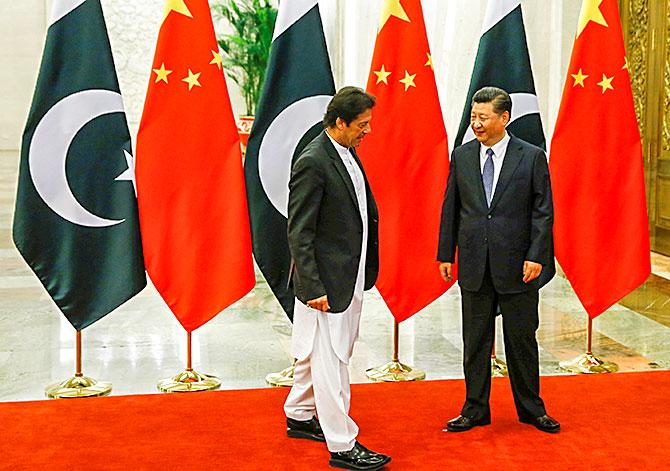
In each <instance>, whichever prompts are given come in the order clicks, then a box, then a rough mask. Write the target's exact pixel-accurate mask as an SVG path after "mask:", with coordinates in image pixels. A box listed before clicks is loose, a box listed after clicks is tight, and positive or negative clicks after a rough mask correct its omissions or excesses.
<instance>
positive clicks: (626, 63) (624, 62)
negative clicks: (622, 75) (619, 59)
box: [621, 56, 628, 70]
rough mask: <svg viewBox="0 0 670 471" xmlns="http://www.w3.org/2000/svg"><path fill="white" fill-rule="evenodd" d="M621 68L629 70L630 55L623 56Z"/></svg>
mask: <svg viewBox="0 0 670 471" xmlns="http://www.w3.org/2000/svg"><path fill="white" fill-rule="evenodd" d="M621 70H628V57H626V56H623V67H621Z"/></svg>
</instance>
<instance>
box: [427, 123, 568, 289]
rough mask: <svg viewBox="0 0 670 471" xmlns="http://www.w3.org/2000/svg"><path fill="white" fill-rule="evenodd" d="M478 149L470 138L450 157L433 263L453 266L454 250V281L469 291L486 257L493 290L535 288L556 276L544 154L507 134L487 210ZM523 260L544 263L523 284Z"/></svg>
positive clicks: (477, 280)
mask: <svg viewBox="0 0 670 471" xmlns="http://www.w3.org/2000/svg"><path fill="white" fill-rule="evenodd" d="M479 149H480V143H479V142H478V141H477V140H473V141H470V142H468V143H466V144H464V145H462V146H460V147H457V148H456V149H454V152H453V153H452V157H451V170H450V172H449V179H448V181H447V190H446V193H445V196H444V203H443V205H442V221H441V225H440V240H439V246H438V255H437V259H438V260H439V261H442V262H452V263H453V262H454V259H455V253H456V247H458V280H459V284H460V285H461V288H463V289H465V290H468V291H477V290H479V289H480V287H481V285H482V280H483V277H484V270H485V268H486V262H487V257H488V261H489V264H490V272H491V278H492V280H493V285H494V287H495V289H496V291H497V292H499V293H505V294H507V293H519V292H523V291H527V290H531V289H538V288H539V287H541V286H542V285H544V284H545V283H546V282H548V281H549V280H550V279H551V278H552V277H553V276H554V274H555V273H556V268H555V265H554V250H553V236H552V232H553V222H554V210H553V205H552V198H551V182H550V180H549V168H548V166H547V158H546V156H545V153H544V151H543V150H542V149H540V148H539V147H535V146H533V145H532V144H529V143H527V142H525V141H522V140H521V139H518V138H516V137H514V136H511V138H510V141H509V143H508V146H507V152H506V154H505V159H504V160H503V165H502V169H501V171H500V176H499V178H498V183H497V185H496V189H495V193H494V194H493V199H492V201H491V207H490V208H489V207H487V205H486V196H485V193H484V184H483V183H482V176H481V170H480V164H479ZM525 260H529V261H533V262H537V263H541V264H542V273H541V275H540V277H539V278H537V279H535V280H533V281H531V282H530V283H527V284H526V283H524V282H523V275H522V273H523V262H524V261H525Z"/></svg>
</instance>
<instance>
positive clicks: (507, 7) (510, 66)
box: [456, 0, 545, 149]
mask: <svg viewBox="0 0 670 471" xmlns="http://www.w3.org/2000/svg"><path fill="white" fill-rule="evenodd" d="M482 31H483V32H482V37H481V38H480V40H479V49H478V51H477V58H476V59H475V67H474V70H473V72H472V78H471V79H470V88H469V90H468V97H467V99H466V101H465V107H464V110H463V116H462V117H461V125H460V127H459V128H458V134H457V135H456V146H460V145H461V144H465V143H466V142H468V141H471V140H472V139H474V138H475V136H474V133H473V132H472V129H470V108H471V102H472V96H473V95H474V94H475V92H476V91H477V90H479V89H480V88H483V87H486V86H494V87H499V88H502V89H503V90H505V91H507V92H508V93H509V94H510V96H511V97H512V116H511V119H510V124H509V125H508V126H507V129H508V130H509V131H510V132H511V133H512V134H514V135H515V136H516V137H518V138H521V139H523V140H524V141H527V142H530V143H531V144H535V145H536V146H538V147H541V148H543V149H544V148H545V140H544V131H543V130H542V121H540V107H539V103H538V101H537V95H536V93H535V84H534V82H533V71H532V69H531V67H530V57H529V56H528V45H527V44H526V32H525V30H524V26H523V15H522V14H521V0H490V1H489V3H488V6H487V8H486V15H485V19H484V27H483V29H482Z"/></svg>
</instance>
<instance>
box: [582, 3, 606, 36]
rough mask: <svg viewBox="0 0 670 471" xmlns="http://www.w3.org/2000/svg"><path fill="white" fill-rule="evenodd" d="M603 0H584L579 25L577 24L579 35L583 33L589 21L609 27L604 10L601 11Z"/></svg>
mask: <svg viewBox="0 0 670 471" xmlns="http://www.w3.org/2000/svg"><path fill="white" fill-rule="evenodd" d="M602 2H603V0H584V2H583V3H582V10H581V12H580V13H579V25H578V26H577V37H579V35H580V34H582V31H584V28H586V27H587V26H588V24H589V22H591V21H593V22H594V23H597V24H599V25H602V26H605V27H606V28H607V27H609V25H608V24H607V21H606V20H605V17H604V16H603V12H601V11H600V4H601V3H602Z"/></svg>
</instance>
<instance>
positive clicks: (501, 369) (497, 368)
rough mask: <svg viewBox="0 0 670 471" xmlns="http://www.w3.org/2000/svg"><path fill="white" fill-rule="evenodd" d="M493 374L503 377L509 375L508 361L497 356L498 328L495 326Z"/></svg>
mask: <svg viewBox="0 0 670 471" xmlns="http://www.w3.org/2000/svg"><path fill="white" fill-rule="evenodd" d="M491 376H492V377H494V378H501V377H503V376H507V363H505V361H504V360H501V359H499V358H498V357H496V330H495V324H494V326H493V345H492V346H491Z"/></svg>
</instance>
